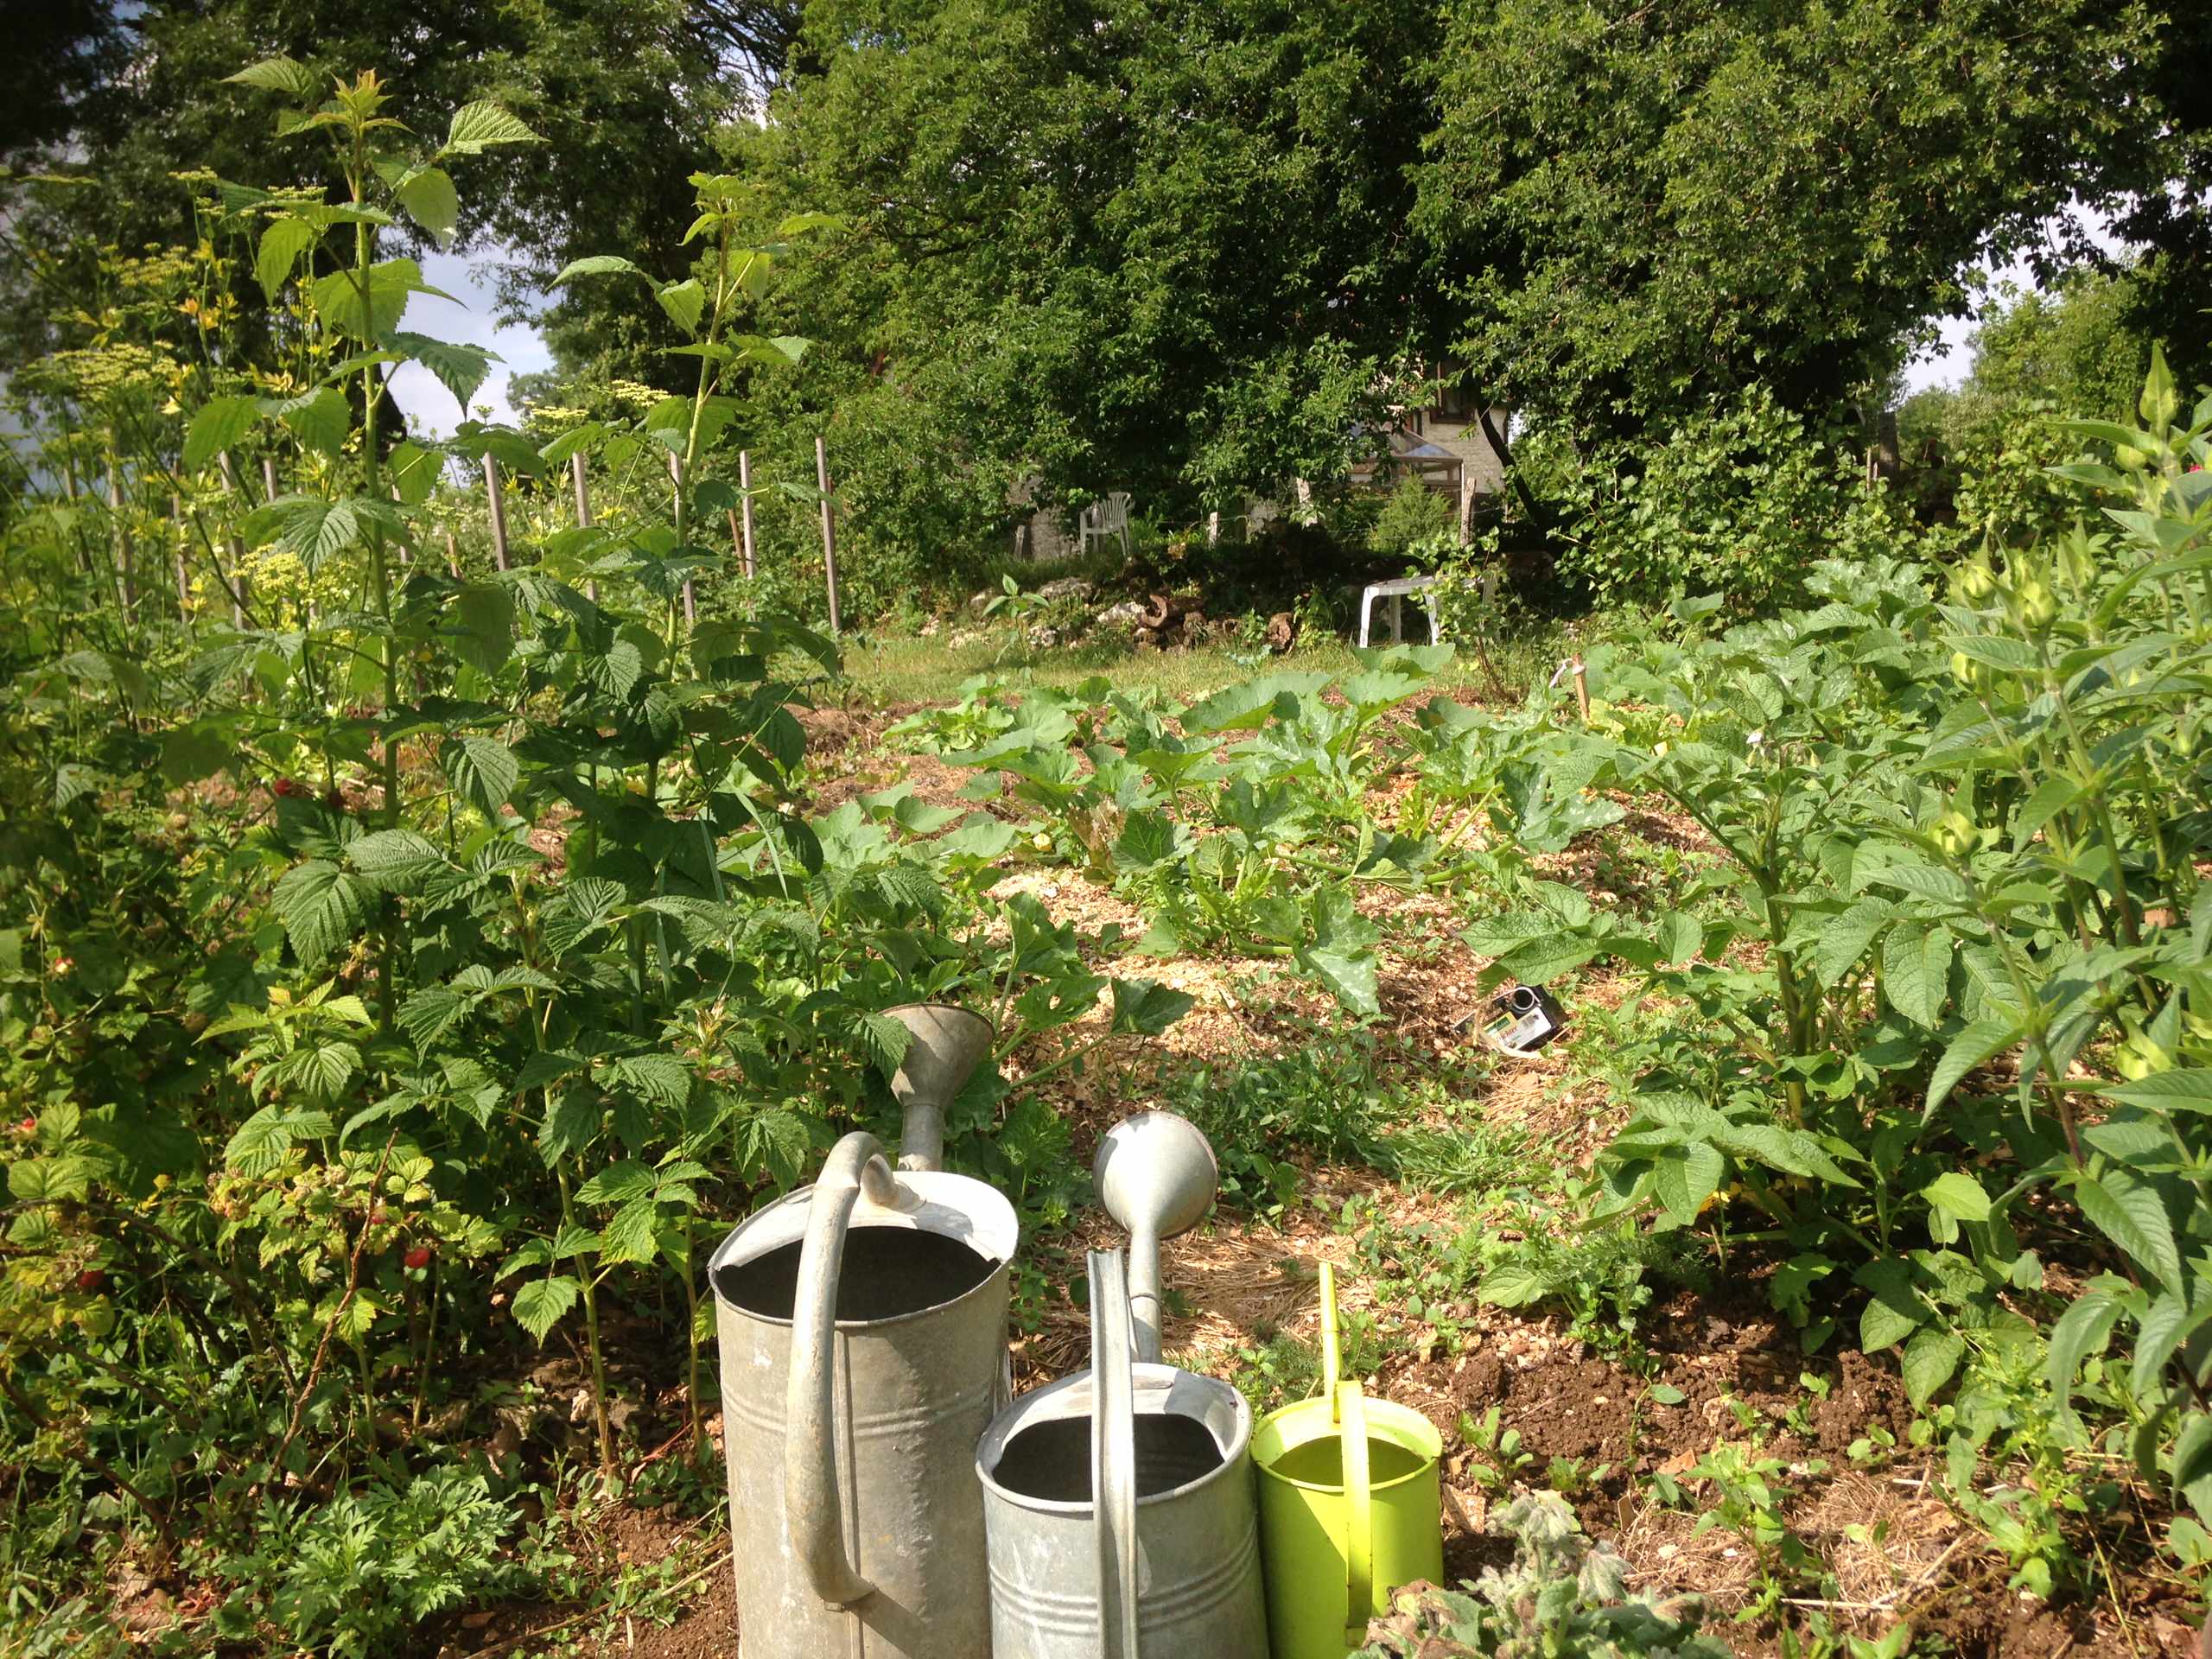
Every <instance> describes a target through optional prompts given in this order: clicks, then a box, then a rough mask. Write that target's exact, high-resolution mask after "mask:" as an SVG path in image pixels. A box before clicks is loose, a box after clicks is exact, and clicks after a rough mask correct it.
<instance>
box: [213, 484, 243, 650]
mask: <svg viewBox="0 0 2212 1659" xmlns="http://www.w3.org/2000/svg"><path fill="white" fill-rule="evenodd" d="M219 459H220V460H221V461H222V463H223V487H224V488H225V489H226V490H228V491H229V492H230V493H232V495H234V496H236V497H238V505H240V506H245V505H247V503H246V499H245V485H244V484H242V483H240V482H239V481H238V463H237V462H236V461H232V459H231V452H230V451H229V450H227V449H226V450H224V451H223V453H222V454H221V456H220V457H219ZM230 549H231V574H230V580H229V581H228V582H225V583H224V586H226V588H229V589H230V590H231V626H232V627H234V628H240V629H243V628H244V627H245V605H246V594H247V583H248V581H249V578H248V577H247V575H246V574H245V543H244V542H242V541H240V540H239V539H238V537H235V536H233V537H231V538H230Z"/></svg>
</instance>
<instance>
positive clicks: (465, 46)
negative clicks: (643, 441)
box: [0, 0, 797, 385]
mask: <svg viewBox="0 0 2212 1659" xmlns="http://www.w3.org/2000/svg"><path fill="white" fill-rule="evenodd" d="M796 15H797V7H796V4H795V3H790V0H785V3H754V0H576V3H570V4H564V5H562V6H560V7H557V8H549V7H535V6H499V7H493V6H485V5H480V4H472V3H468V0H358V3H352V4H347V5H343V6H340V5H335V4H331V3H327V0H310V3H304V4H302V3H282V0H207V3H199V0H149V3H147V4H145V5H143V6H140V7H137V8H133V9H130V10H129V12H128V14H127V15H123V14H119V13H118V14H113V15H111V13H110V11H109V10H108V9H105V8H102V9H95V10H92V11H88V12H87V13H86V17H85V18H84V19H83V20H81V22H80V32H79V33H77V34H76V35H73V36H72V37H71V38H72V39H73V42H74V44H73V46H71V47H70V48H67V50H63V49H60V48H57V51H56V54H54V55H57V56H59V57H60V58H61V59H63V60H66V61H67V62H69V63H71V64H73V65H79V66H80V67H81V70H82V76H83V79H85V81H86V85H85V86H83V87H82V89H81V91H80V92H79V95H77V96H75V97H74V98H73V99H72V100H71V101H70V103H69V105H68V106H67V111H66V114H65V115H64V116H62V117H58V118H55V119H54V120H49V121H48V122H46V123H45V124H44V125H45V126H46V127H47V128H48V129H56V128H66V130H67V137H68V139H69V142H70V145H71V155H70V156H69V158H68V159H67V160H66V161H60V160H54V159H52V158H50V157H49V158H48V165H49V167H50V168H51V170H53V171H54V172H57V173H60V174H64V175H67V176H68V177H70V178H71V180H72V181H73V184H72V187H71V188H67V189H66V190H57V189H54V188H41V189H38V190H35V191H31V192H24V193H18V195H17V198H16V201H15V202H14V204H13V206H14V212H15V215H16V221H15V223H14V224H12V225H11V226H10V232H12V234H11V236H10V240H9V243H8V252H9V256H10V263H11V264H13V266H14V269H13V270H11V271H10V280H9V281H8V282H7V283H4V284H0V287H4V289H6V291H7V293H8V295H9V296H10V297H8V298H7V299H6V301H5V302H0V328H4V329H5V331H6V334H7V335H9V336H12V338H7V339H5V340H4V343H5V344H6V345H7V346H10V347H12V348H13V349H12V352H11V355H14V356H16V358H17V359H18V360H21V359H28V358H29V357H32V356H35V355H37V354H38V353H40V352H41V351H42V350H44V349H46V347H47V346H48V344H50V341H51V336H50V334H49V332H48V320H49V317H50V315H51V314H52V313H53V312H54V310H55V309H56V308H57V306H58V305H60V304H63V303H65V302H67V301H68V300H69V299H70V298H71V297H72V296H75V295H78V294H81V293H82V292H84V291H86V289H87V287H88V286H89V284H90V283H91V281H92V277H93V275H94V273H95V272H96V271H97V270H98V269H99V264H100V250H101V249H102V248H103V247H107V246H119V247H121V248H123V249H124V251H137V249H139V248H142V247H143V246H147V245H162V246H168V245H179V244H181V245H191V244H192V243H193V242H194V240H195V239H196V238H197V236H198V234H199V231H200V227H199V226H197V225H196V223H195V221H194V213H193V201H192V194H191V192H190V191H189V190H188V188H184V187H183V186H182V185H181V184H180V183H179V182H178V181H177V180H176V178H175V175H176V174H177V173H178V172H180V171H182V170H184V169H187V168H195V169H196V168H205V169H207V170H210V171H212V172H213V173H215V174H217V175H219V176H221V177H223V178H226V179H231V180H238V181H251V182H254V183H264V182H268V181H272V180H277V179H296V180H298V181H301V182H302V183H308V184H315V185H320V186H321V187H323V188H327V189H328V190H330V191H331V192H332V193H333V197H332V199H333V200H337V199H338V198H339V197H340V195H341V194H342V181H341V180H340V178H339V177H338V176H337V175H336V174H335V172H334V170H333V169H332V168H329V167H328V166H327V164H326V163H321V162H316V161H314V160H308V159H304V158H302V156H301V155H300V154H299V152H298V150H297V149H296V147H294V146H289V145H287V144H285V143H283V141H282V139H280V137H278V136H277V134H276V132H275V131H274V130H272V129H271V128H270V125H269V124H267V123H265V122H263V121H259V120H241V119H240V118H239V116H238V104H237V102H236V100H235V99H232V98H229V97H226V96H222V95H211V94H210V92H209V89H210V88H211V87H213V86H215V84H216V83H217V82H219V80H221V79H222V78H223V77H224V76H225V75H226V74H227V73H230V72H231V71H232V69H234V68H235V67H237V66H238V64H239V63H240V62H242V61H245V60H249V59H251V58H254V57H257V56H278V55H282V56H285V57H289V58H292V59H295V60H298V61H300V62H302V63H303V64H306V65H307V66H308V67H309V68H311V69H312V70H313V71H315V73H316V74H317V75H318V76H319V77H320V78H321V80H322V82H323V84H324V85H325V86H328V85H329V84H331V83H332V82H333V81H334V79H337V78H338V77H340V76H350V75H351V74H353V73H355V72H356V71H357V70H359V68H360V67H362V66H363V65H366V64H382V65H386V66H389V67H390V69H391V79H392V84H393V86H395V88H396V89H397V102H396V105H395V107H394V110H393V111H392V112H393V114H394V116H395V118H397V119H398V120H400V121H402V122H404V123H405V124H406V125H407V126H408V127H409V128H410V129H411V130H418V131H426V130H431V129H432V128H433V127H434V126H435V124H436V122H437V121H438V120H440V119H442V113H441V112H442V111H444V110H447V109H449V108H452V107H454V106H455V105H461V104H464V103H467V102H469V101H470V100H472V99H496V100H498V101H499V102H500V103H501V104H502V105H505V107H507V108H509V109H512V110H513V111H516V112H517V113H518V115H519V116H520V117H521V118H523V119H524V120H525V121H527V122H529V123H530V124H531V126H532V127H533V128H534V129H535V130H538V131H540V132H542V133H543V134H544V136H545V137H546V138H547V140H548V142H547V143H546V145H545V146H544V147H543V149H540V150H537V151H534V152H533V153H532V154H531V155H530V156H526V157H518V156H499V157H491V158H477V159H465V160H463V161H461V162H459V163H457V166H456V174H457V182H458V184H459V186H460V192H459V196H460V200H461V204H462V206H461V217H460V219H459V220H458V222H457V224H456V226H455V232H456V237H457V241H458V245H460V246H461V247H463V248H465V249H466V248H491V247H498V248H500V249H504V250H505V251H506V253H507V254H508V255H509V256H510V257H509V260H508V261H507V262H505V263H503V264H502V266H501V270H500V280H501V283H502V284H503V285H504V289H505V298H506V299H507V300H508V301H509V302H511V303H512V304H515V305H516V306H518V307H522V306H531V305H535V304H536V303H537V290H538V289H541V288H542V287H543V284H544V283H545V282H546V281H547V280H548V279H549V278H550V277H551V276H552V274H553V273H554V272H555V271H556V270H559V269H560V268H561V267H562V266H563V265H564V264H567V263H569V260H571V259H573V258H575V257H578V256H579V255H581V254H582V253H585V252H597V251H607V250H609V249H620V250H621V251H624V252H626V253H627V254H630V255H631V256H632V257H636V258H637V259H638V260H639V263H640V264H644V265H646V266H647V267H648V268H650V269H652V270H656V271H657V272H658V273H659V274H661V275H663V276H666V275H671V274H676V273H677V272H678V271H680V270H681V269H682V268H683V267H684V266H685V265H686V264H688V263H689V259H690V256H689V254H688V253H686V252H684V251H683V250H682V248H681V242H682V238H683V232H684V229H685V227H686V226H689V224H690V220H691V217H692V198H691V189H690V184H689V182H688V175H690V173H691V172H692V171H693V170H694V169H695V168H696V167H697V166H698V165H700V163H701V162H703V161H704V160H705V159H706V157H707V156H708V154H709V147H710V141H711V137H712V134H713V132H714V130H715V127H716V126H717V124H719V123H721V121H723V120H724V119H726V118H728V117H729V116H731V115H732V113H733V112H734V111H735V110H736V109H737V108H738V107H739V106H740V105H741V104H742V103H743V102H744V101H745V100H746V99H748V98H749V97H751V96H752V95H753V89H755V88H756V87H757V86H759V85H760V82H761V80H762V79H764V78H765V77H766V76H769V75H772V73H775V72H776V70H777V69H778V68H779V67H780V64H781V56H780V54H781V51H782V49H783V48H782V46H781V45H780V44H779V42H780V41H785V40H786V39H787V38H788V35H789V33H790V31H791V28H792V27H793V26H794V20H795V17H796ZM118 35H119V37H120V39H119V41H115V40H113V39H112V38H111V37H113V36H118ZM761 54H768V56H767V59H766V60H764V59H763V57H762V55H761ZM30 136H35V135H26V138H25V140H24V141H22V142H16V141H10V140H7V139H0V159H5V158H9V157H14V158H18V159H20V158H22V157H25V156H28V155H30V154H31V153H32V152H31V151H30V150H29V145H28V138H29V137H30ZM48 136H49V137H50V136H52V133H51V132H49V134H48ZM302 168H306V169H307V170H306V171H305V172H302ZM427 240H428V238H426V237H418V245H420V244H426V243H427ZM34 248H35V249H37V250H39V253H38V255H37V256H35V257H34V256H33V254H32V253H31V251H30V250H32V249H34ZM238 299H239V301H240V302H241V303H242V304H243V305H245V307H247V308H249V309H253V310H257V309H258V308H259V307H260V306H261V304H262V303H263V302H262V300H261V296H259V293H258V290H257V288H256V287H255V285H254V284H253V283H251V282H250V281H248V282H245V283H241V285H240V287H239V289H238ZM544 327H545V328H546V331H547V333H548V334H549V335H550V337H551V338H552V339H553V340H555V341H556V344H557V345H558V346H560V347H561V348H562V349H563V350H564V351H565V352H566V353H568V354H569V355H570V356H572V357H575V358H577V359H592V358H601V359H607V360H610V361H616V362H619V363H620V365H622V367H623V368H624V370H625V372H631V373H637V372H639V371H640V370H641V369H650V370H652V371H653V372H655V373H656V374H657V376H658V378H661V379H663V380H665V381H667V382H668V384H670V385H677V384H680V379H681V377H680V375H679V374H677V372H675V371H674V370H672V369H670V368H668V367H667V366H666V365H667V364H668V362H669V359H665V358H664V357H663V356H662V355H661V354H660V351H661V348H662V347H664V346H672V345H674V344H676V343H677V341H678V340H679V338H680V337H679V336H678V335H677V334H676V333H675V332H674V330H673V329H672V328H667V327H664V324H663V323H662V322H661V321H659V320H658V319H655V320H653V321H651V322H643V321H640V320H638V319H636V318H634V317H632V315H630V311H629V309H628V308H622V307H620V306H618V305H616V304H615V303H613V301H612V300H611V298H609V297H608V296H605V295H603V294H598V293H594V294H589V295H579V294H571V295H567V296H563V298H562V299H561V301H560V302H558V303H557V304H556V306H555V307H554V308H553V309H552V311H551V313H550V315H549V317H548V318H547V319H546V321H545V324H544ZM242 343H243V344H244V345H245V346H246V348H247V349H249V350H258V349H260V341H259V339H258V337H257V334H256V333H255V332H254V331H253V330H251V329H248V330H246V331H245V334H243V335H242Z"/></svg>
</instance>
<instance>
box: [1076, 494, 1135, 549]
mask: <svg viewBox="0 0 2212 1659" xmlns="http://www.w3.org/2000/svg"><path fill="white" fill-rule="evenodd" d="M1094 541H1102V542H1103V541H1116V542H1119V543H1121V544H1122V557H1123V558H1128V556H1129V555H1130V552H1131V549H1130V546H1129V493H1128V491H1127V490H1115V491H1113V492H1111V493H1109V495H1108V496H1107V498H1106V499H1104V500H1103V501H1094V502H1093V503H1091V505H1089V506H1087V507H1085V508H1084V510H1083V539H1082V548H1083V550H1084V552H1085V553H1086V554H1087V553H1089V552H1090V544H1091V543H1092V542H1094Z"/></svg>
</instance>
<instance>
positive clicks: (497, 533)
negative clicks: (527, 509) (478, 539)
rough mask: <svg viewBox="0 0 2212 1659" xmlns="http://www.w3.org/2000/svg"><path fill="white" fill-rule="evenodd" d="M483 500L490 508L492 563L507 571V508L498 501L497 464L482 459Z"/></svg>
mask: <svg viewBox="0 0 2212 1659" xmlns="http://www.w3.org/2000/svg"><path fill="white" fill-rule="evenodd" d="M484 499H485V500H486V501H487V502H488V503H490V504H491V508H492V563H494V564H496V565H497V566H499V569H500V570H501V571H502V572H503V573H504V572H505V570H506V569H507V507H506V503H505V502H504V501H502V500H501V499H499V462H498V461H494V460H493V459H492V457H491V456H489V455H486V456H485V457H484Z"/></svg>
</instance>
